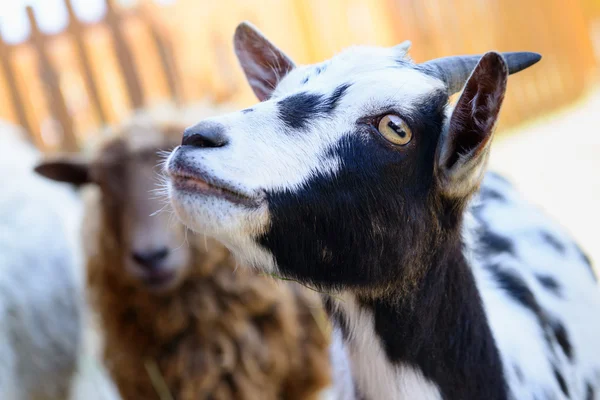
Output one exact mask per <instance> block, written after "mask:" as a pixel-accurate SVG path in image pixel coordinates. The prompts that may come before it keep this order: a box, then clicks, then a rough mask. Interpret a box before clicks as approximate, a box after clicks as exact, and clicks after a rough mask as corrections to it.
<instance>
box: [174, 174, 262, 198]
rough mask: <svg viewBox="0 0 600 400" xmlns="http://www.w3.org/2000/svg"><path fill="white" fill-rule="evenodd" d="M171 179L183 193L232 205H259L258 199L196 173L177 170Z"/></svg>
mask: <svg viewBox="0 0 600 400" xmlns="http://www.w3.org/2000/svg"><path fill="white" fill-rule="evenodd" d="M169 177H170V178H171V182H172V184H173V186H174V187H175V188H176V189H177V190H180V191H183V192H191V193H194V194H203V195H208V196H215V197H220V198H223V199H225V200H228V201H229V202H231V203H235V204H242V205H246V206H256V205H257V204H258V199H256V198H252V197H250V196H248V195H245V194H242V193H240V192H238V191H235V190H233V189H231V188H230V187H226V186H224V185H217V184H215V183H214V181H212V180H210V182H209V180H207V179H205V178H203V177H200V176H199V175H198V174H196V173H194V174H192V173H190V172H187V171H182V170H176V171H173V172H170V173H169Z"/></svg>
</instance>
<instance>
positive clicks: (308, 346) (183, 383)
mask: <svg viewBox="0 0 600 400" xmlns="http://www.w3.org/2000/svg"><path fill="white" fill-rule="evenodd" d="M154 129H157V128H156V126H154ZM160 131H161V132H162V133H163V134H162V135H157V136H156V137H155V138H154V139H152V138H150V136H151V135H149V136H148V140H145V141H144V144H143V146H141V147H140V146H137V145H132V142H133V140H132V139H131V138H130V136H135V135H134V134H131V135H129V133H128V130H127V129H125V131H124V134H123V135H122V136H121V137H118V138H115V139H112V140H111V141H109V142H107V143H105V144H104V145H103V146H102V148H101V150H100V151H99V153H98V155H97V156H96V157H95V161H98V160H106V159H119V160H121V162H124V161H123V160H127V159H132V158H135V157H136V156H137V155H138V154H141V153H143V152H144V151H146V150H147V149H148V148H152V149H169V148H171V147H172V146H173V144H174V139H173V138H172V137H171V136H172V135H171V134H172V133H173V129H166V128H164V129H163V128H161V129H160ZM175 131H177V137H179V132H181V131H180V130H175ZM157 138H160V142H159V141H158V140H159V139H157ZM138 143H139V141H138ZM111 153H118V156H115V155H114V154H111ZM97 164H101V165H103V166H106V165H107V164H106V163H105V162H97ZM130 165H131V164H130ZM133 165H135V164H133ZM129 168H131V166H130V167H129ZM118 170H119V167H118V166H115V165H113V166H112V167H111V168H104V169H103V170H102V171H99V169H96V170H95V172H94V173H95V177H96V178H95V180H96V181H97V183H99V186H100V187H101V192H102V194H101V196H100V197H98V198H97V199H96V200H95V203H93V202H92V203H91V204H89V206H88V207H87V208H88V210H89V211H88V215H87V219H88V221H87V223H86V226H87V227H88V232H86V233H85V236H86V241H87V242H88V249H87V253H88V254H87V257H88V258H87V272H88V286H89V294H90V301H91V305H92V307H93V308H94V309H95V311H96V312H97V313H98V316H99V322H100V326H101V330H102V335H103V337H104V344H105V349H104V357H105V363H106V367H107V369H108V370H109V373H110V374H111V376H112V377H113V379H114V381H115V383H116V385H117V387H118V389H119V391H120V393H121V396H122V397H123V399H124V400H130V399H131V400H133V399H135V400H138V399H144V400H153V399H159V400H166V399H176V400H188V399H189V400H191V399H194V400H196V399H215V400H219V399H242V400H253V399H261V400H269V399H290V400H294V399H298V400H300V399H302V400H305V399H314V398H317V395H318V392H319V391H320V390H323V389H324V388H326V387H327V386H328V385H329V384H330V364H329V357H328V345H329V336H328V329H329V327H328V326H327V322H326V318H325V316H324V313H323V311H322V308H321V302H320V299H319V298H318V296H316V294H315V293H312V292H308V291H307V290H306V289H305V288H303V287H300V286H299V285H296V284H286V283H283V282H275V281H274V280H273V279H270V278H266V277H261V276H257V275H255V274H253V273H252V272H251V271H250V270H249V269H246V268H244V267H241V266H240V267H238V268H236V263H235V261H234V260H233V258H232V256H231V255H230V254H229V252H228V251H227V250H226V249H225V248H224V247H223V246H222V245H220V244H219V243H217V242H215V241H212V240H210V239H205V238H200V237H198V236H193V235H191V234H188V237H187V241H188V243H189V246H190V248H189V250H190V252H189V254H190V258H189V259H190V264H191V265H189V266H188V267H189V268H188V269H187V272H186V274H185V276H184V277H183V278H182V280H181V281H180V282H179V284H178V285H177V287H175V288H173V289H172V290H169V291H167V292H165V293H155V292H153V291H150V290H148V289H147V288H146V287H144V285H141V284H140V283H139V282H138V281H137V280H136V279H134V278H132V276H131V274H128V273H127V272H126V266H125V265H124V260H125V259H126V256H127V254H125V253H126V252H127V251H128V250H127V246H125V244H124V239H123V238H124V237H125V236H126V235H125V233H124V232H125V230H124V227H123V223H122V218H121V215H119V214H120V213H122V212H123V210H124V209H125V208H124V207H123V204H120V203H121V202H125V201H133V200H131V197H130V196H127V195H121V196H119V195H113V196H107V194H106V193H105V189H104V187H105V186H106V187H110V186H111V185H110V184H109V183H107V182H108V181H110V179H111V178H110V176H107V175H110V174H113V175H117V176H121V175H122V173H121V172H118ZM107 171H108V172H107ZM119 182H120V183H119V185H121V186H119V185H116V186H119V191H121V193H123V194H125V193H127V188H125V187H122V185H124V182H126V180H120V181H119ZM113 187H115V185H113ZM109 197H110V199H108V198H109ZM115 199H117V200H115ZM125 199H129V200H125ZM90 211H91V212H90ZM173 222H174V221H173ZM171 228H172V227H171ZM165 229H167V227H165Z"/></svg>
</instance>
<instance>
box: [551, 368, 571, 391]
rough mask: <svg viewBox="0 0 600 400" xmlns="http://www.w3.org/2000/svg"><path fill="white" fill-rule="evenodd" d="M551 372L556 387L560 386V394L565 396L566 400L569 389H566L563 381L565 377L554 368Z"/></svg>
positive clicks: (565, 383)
mask: <svg viewBox="0 0 600 400" xmlns="http://www.w3.org/2000/svg"><path fill="white" fill-rule="evenodd" d="M552 370H553V372H554V377H555V378H556V381H557V382H558V386H560V390H562V392H563V393H564V394H565V396H566V397H567V398H570V396H569V388H568V387H567V382H566V381H565V377H564V376H562V374H561V373H560V371H558V370H557V369H556V368H555V367H553V368H552Z"/></svg>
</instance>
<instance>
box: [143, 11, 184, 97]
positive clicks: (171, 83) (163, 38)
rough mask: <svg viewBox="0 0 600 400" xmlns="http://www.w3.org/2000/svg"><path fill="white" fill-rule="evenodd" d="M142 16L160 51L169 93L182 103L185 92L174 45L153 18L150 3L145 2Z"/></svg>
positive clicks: (161, 64) (159, 54)
mask: <svg viewBox="0 0 600 400" xmlns="http://www.w3.org/2000/svg"><path fill="white" fill-rule="evenodd" d="M141 17H142V19H143V21H144V22H145V23H146V26H147V27H148V31H149V32H150V37H151V38H152V41H153V42H154V46H155V47H156V50H157V52H158V57H159V59H160V66H161V68H162V70H163V74H164V75H165V81H166V82H167V87H168V89H169V94H170V96H171V98H172V99H173V101H174V102H175V104H181V102H182V101H183V94H182V90H181V86H180V80H179V70H178V68H177V62H176V59H175V56H174V54H173V46H172V43H171V42H170V40H169V37H168V36H167V32H166V30H165V29H164V28H163V27H162V26H160V24H159V23H158V22H157V21H156V20H155V19H154V18H153V16H152V10H149V9H148V5H147V4H144V6H143V7H142V9H141Z"/></svg>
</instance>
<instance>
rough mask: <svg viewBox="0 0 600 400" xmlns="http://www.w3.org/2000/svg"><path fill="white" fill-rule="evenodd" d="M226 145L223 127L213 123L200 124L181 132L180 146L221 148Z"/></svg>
mask: <svg viewBox="0 0 600 400" xmlns="http://www.w3.org/2000/svg"><path fill="white" fill-rule="evenodd" d="M227 143H228V140H227V137H226V136H225V127H224V126H223V125H221V124H217V123H215V122H210V121H205V122H200V123H198V124H196V125H194V126H192V127H190V128H187V129H186V130H185V131H184V132H183V140H182V141H181V145H182V146H185V145H187V146H194V147H223V146H225V145H226V144H227Z"/></svg>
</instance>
